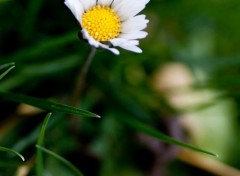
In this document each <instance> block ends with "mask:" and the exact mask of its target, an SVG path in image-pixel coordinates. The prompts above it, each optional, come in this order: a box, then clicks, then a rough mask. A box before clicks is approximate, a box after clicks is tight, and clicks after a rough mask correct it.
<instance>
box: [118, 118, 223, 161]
mask: <svg viewBox="0 0 240 176" xmlns="http://www.w3.org/2000/svg"><path fill="white" fill-rule="evenodd" d="M119 119H120V120H121V121H123V122H124V123H125V124H127V125H129V126H130V127H132V128H134V129H136V130H137V131H141V132H143V133H145V134H148V135H150V136H152V137H155V138H157V139H159V140H160V141H163V142H167V143H170V144H175V145H178V146H180V147H184V148H188V149H191V150H195V151H197V152H201V153H205V154H208V155H211V156H215V157H218V155H217V154H214V153H212V152H209V151H206V150H202V149H199V148H197V147H194V146H192V145H189V144H186V143H184V142H181V141H178V140H176V139H174V138H172V137H169V136H167V135H165V134H163V133H161V132H159V131H157V130H155V129H153V128H151V127H149V126H148V125H146V124H144V123H142V122H140V121H138V120H135V119H132V118H127V117H124V116H122V117H121V118H119Z"/></svg>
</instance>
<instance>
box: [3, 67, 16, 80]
mask: <svg viewBox="0 0 240 176" xmlns="http://www.w3.org/2000/svg"><path fill="white" fill-rule="evenodd" d="M9 66H10V68H8V69H7V70H6V71H4V72H3V73H2V74H0V80H1V79H2V78H3V77H4V76H6V75H7V74H8V72H10V71H11V70H12V69H13V68H14V67H15V65H14V63H10V64H4V65H2V66H0V70H1V69H4V68H6V67H9Z"/></svg>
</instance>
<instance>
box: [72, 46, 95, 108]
mask: <svg viewBox="0 0 240 176" xmlns="http://www.w3.org/2000/svg"><path fill="white" fill-rule="evenodd" d="M95 53H96V48H95V47H91V49H90V51H89V53H88V55H87V56H86V57H85V59H84V62H83V65H82V68H81V69H80V72H79V74H78V76H77V79H76V82H75V86H74V89H73V93H72V99H71V105H72V106H79V100H80V98H81V95H82V92H83V89H84V87H85V81H86V80H85V79H86V75H87V73H88V70H89V66H90V64H91V62H92V60H93V57H94V55H95Z"/></svg>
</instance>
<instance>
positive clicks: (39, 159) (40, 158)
mask: <svg viewBox="0 0 240 176" xmlns="http://www.w3.org/2000/svg"><path fill="white" fill-rule="evenodd" d="M51 115H52V113H48V114H47V116H46V117H45V119H44V121H43V125H42V128H41V131H40V133H39V136H38V141H37V144H38V145H40V146H42V145H43V143H44V136H45V131H46V128H47V124H48V121H49V119H50V117H51ZM36 161H37V163H36V172H37V175H38V176H42V175H43V155H42V151H41V150H40V149H37V158H36Z"/></svg>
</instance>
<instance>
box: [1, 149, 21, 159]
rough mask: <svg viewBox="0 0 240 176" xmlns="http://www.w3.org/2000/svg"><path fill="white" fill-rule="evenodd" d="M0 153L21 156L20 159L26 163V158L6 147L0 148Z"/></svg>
mask: <svg viewBox="0 0 240 176" xmlns="http://www.w3.org/2000/svg"><path fill="white" fill-rule="evenodd" d="M0 151H4V152H9V153H13V154H15V155H17V156H19V157H20V158H21V160H22V161H25V158H24V157H23V156H22V155H21V154H20V153H18V152H16V151H14V150H11V149H9V148H5V147H0Z"/></svg>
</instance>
